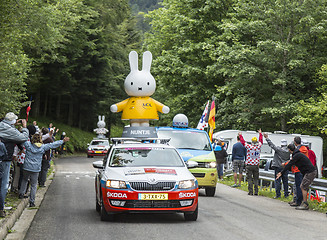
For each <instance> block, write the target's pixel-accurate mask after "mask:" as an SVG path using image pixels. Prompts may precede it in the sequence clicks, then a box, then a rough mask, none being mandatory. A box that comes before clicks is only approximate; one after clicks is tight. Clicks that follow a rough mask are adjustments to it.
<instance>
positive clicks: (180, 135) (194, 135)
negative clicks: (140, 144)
mask: <svg viewBox="0 0 327 240" xmlns="http://www.w3.org/2000/svg"><path fill="white" fill-rule="evenodd" d="M158 137H159V138H170V141H169V145H171V146H174V147H175V148H183V149H195V150H209V151H211V144H210V141H209V138H208V137H207V134H206V133H205V132H193V131H174V130H172V131H167V130H158Z"/></svg>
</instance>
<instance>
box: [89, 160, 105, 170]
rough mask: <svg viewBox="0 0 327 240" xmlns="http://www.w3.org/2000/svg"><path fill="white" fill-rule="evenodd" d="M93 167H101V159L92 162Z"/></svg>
mask: <svg viewBox="0 0 327 240" xmlns="http://www.w3.org/2000/svg"><path fill="white" fill-rule="evenodd" d="M92 165H93V167H94V168H99V169H103V161H102V160H100V161H95V162H93V163H92Z"/></svg>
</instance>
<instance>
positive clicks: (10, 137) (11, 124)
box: [0, 112, 29, 215]
mask: <svg viewBox="0 0 327 240" xmlns="http://www.w3.org/2000/svg"><path fill="white" fill-rule="evenodd" d="M17 119H18V117H17V116H16V114H14V113H13V112H9V113H7V114H6V116H5V118H4V120H2V121H1V122H0V139H1V141H2V142H3V143H4V145H5V147H6V150H7V158H6V159H4V160H3V161H2V163H1V164H2V171H3V174H2V181H1V188H0V198H1V201H0V202H1V203H3V204H1V205H2V206H0V211H1V213H2V215H5V213H4V211H3V210H4V201H5V199H6V195H7V191H8V187H9V177H10V166H11V162H12V156H13V153H14V148H15V145H16V144H20V143H23V142H26V141H27V140H28V133H29V132H28V129H27V128H26V120H25V119H19V120H17ZM18 124H21V125H22V127H23V129H22V131H21V132H20V131H18V130H17V129H16V128H15V125H18Z"/></svg>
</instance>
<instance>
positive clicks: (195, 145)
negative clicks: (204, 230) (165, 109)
mask: <svg viewBox="0 0 327 240" xmlns="http://www.w3.org/2000/svg"><path fill="white" fill-rule="evenodd" d="M179 115H180V114H179ZM176 116H178V115H176ZM176 116H175V117H176ZM184 117H185V119H175V118H174V120H173V127H158V128H157V134H158V137H159V138H168V139H169V138H170V141H169V145H172V146H174V147H175V148H176V149H177V151H178V152H179V154H180V155H181V156H182V158H183V159H184V161H195V162H197V163H198V166H197V167H196V168H192V169H190V171H191V173H192V174H193V175H194V176H195V177H196V179H197V180H198V184H199V188H204V189H205V193H206V195H207V196H214V195H215V192H216V185H217V169H216V157H215V155H214V152H213V149H212V146H211V144H210V139H209V136H208V134H207V132H205V131H202V130H199V129H194V128H188V127H187V126H188V120H187V117H186V116H185V115H184Z"/></svg>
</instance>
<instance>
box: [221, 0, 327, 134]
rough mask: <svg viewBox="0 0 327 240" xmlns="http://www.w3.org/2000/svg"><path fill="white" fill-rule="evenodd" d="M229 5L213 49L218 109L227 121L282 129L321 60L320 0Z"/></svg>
mask: <svg viewBox="0 0 327 240" xmlns="http://www.w3.org/2000/svg"><path fill="white" fill-rule="evenodd" d="M233 8H234V11H232V12H230V14H229V15H228V18H227V19H226V20H225V21H224V23H223V24H222V25H221V28H222V29H223V34H222V35H221V36H219V38H218V41H217V49H216V52H215V58H216V59H217V66H215V69H217V71H218V73H220V74H223V75H224V77H225V85H224V86H222V87H219V88H218V92H219V99H220V104H219V105H218V109H219V110H218V113H219V115H221V116H223V122H225V123H227V125H229V124H233V123H236V126H238V127H243V128H244V127H245V128H257V127H264V128H265V129H267V130H275V129H281V130H284V131H287V130H289V129H290V128H291V126H287V122H289V120H290V119H291V118H292V117H293V116H294V115H296V114H297V111H296V104H297V102H298V101H300V100H301V99H306V98H308V97H309V96H315V95H316V91H315V89H316V84H315V82H314V78H313V77H314V75H315V71H316V70H317V69H318V68H320V66H321V65H322V64H323V63H325V62H326V60H327V59H326V46H325V45H326V41H325V39H326V33H327V32H326V21H325V20H326V18H327V15H326V11H325V9H326V1H322V0H321V1H319V0H318V1H295V0H266V1H261V0H257V1H246V0H239V1H237V2H235V5H234V7H233ZM225 127H226V126H225Z"/></svg>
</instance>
